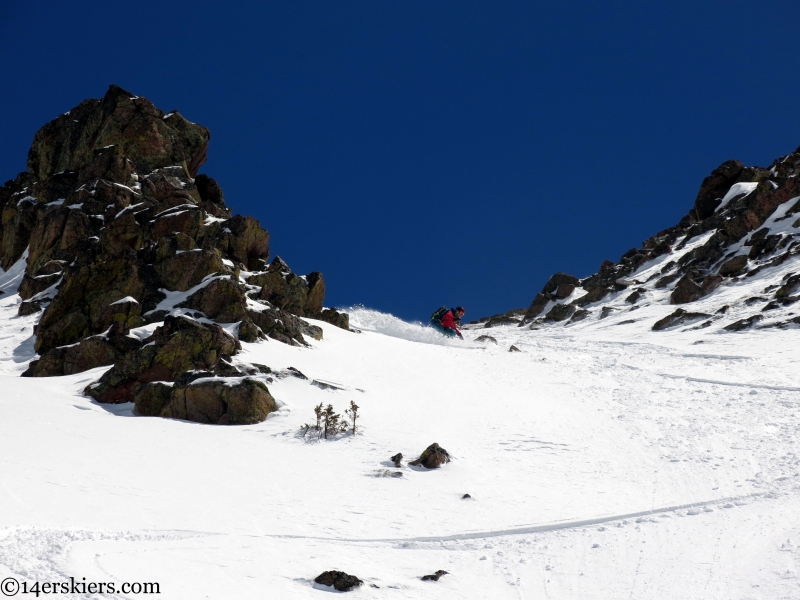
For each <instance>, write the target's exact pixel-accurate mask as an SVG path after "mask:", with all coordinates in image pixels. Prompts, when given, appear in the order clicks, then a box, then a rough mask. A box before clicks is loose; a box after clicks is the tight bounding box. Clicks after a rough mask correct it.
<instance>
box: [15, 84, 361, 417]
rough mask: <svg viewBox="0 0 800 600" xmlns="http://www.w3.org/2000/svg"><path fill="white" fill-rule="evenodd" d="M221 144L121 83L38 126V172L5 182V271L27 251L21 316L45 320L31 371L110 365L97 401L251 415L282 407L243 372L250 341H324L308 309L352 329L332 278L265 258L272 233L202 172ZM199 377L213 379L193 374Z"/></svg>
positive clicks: (145, 410)
mask: <svg viewBox="0 0 800 600" xmlns="http://www.w3.org/2000/svg"><path fill="white" fill-rule="evenodd" d="M209 139H210V134H209V131H208V130H207V129H206V128H205V127H203V126H202V125H198V124H195V123H191V122H189V121H187V120H186V119H185V118H184V117H183V116H181V114H180V113H178V112H176V111H173V112H170V113H165V112H164V111H162V110H160V109H158V108H156V107H155V106H154V105H153V104H152V103H151V102H150V101H148V100H146V99H145V98H141V97H138V96H135V95H133V94H131V93H129V92H127V91H125V90H123V89H122V88H119V87H117V86H115V85H112V86H111V87H110V88H109V89H108V91H107V93H106V95H105V96H104V97H103V98H102V99H100V100H85V101H84V102H82V103H81V104H80V105H78V106H77V107H75V108H73V109H72V110H70V111H69V112H67V113H65V114H63V115H61V116H60V117H58V118H57V119H55V120H54V121H52V122H50V123H48V124H47V125H45V126H44V127H43V128H42V129H40V130H39V131H38V132H37V133H36V135H35V137H34V141H33V144H32V146H31V149H30V152H29V154H28V164H27V166H28V168H27V171H26V172H23V173H20V174H19V175H18V176H17V177H16V178H15V179H14V180H11V181H8V182H6V184H5V185H3V186H2V187H0V210H2V220H1V221H0V266H2V268H3V269H8V268H9V267H11V265H13V264H14V263H16V262H17V261H19V260H21V259H22V258H23V256H26V258H25V273H24V276H23V280H22V282H21V284H20V288H19V294H20V297H21V299H22V300H23V302H22V303H21V304H20V308H19V314H20V315H32V314H38V315H39V320H38V323H37V325H36V328H35V333H36V341H35V349H36V352H37V353H38V354H39V358H38V360H35V361H32V362H31V364H30V365H29V367H28V369H27V371H26V372H25V373H24V375H25V376H30V377H43V376H44V377H46V376H57V375H69V374H73V373H79V372H82V371H85V370H87V369H92V368H95V367H100V366H107V365H113V367H112V368H111V369H110V370H109V371H107V372H106V373H105V374H104V375H103V376H102V377H101V378H100V380H99V381H97V382H96V383H94V384H91V385H89V386H88V387H87V389H86V393H87V394H89V395H91V396H92V397H94V398H95V399H96V400H97V401H98V402H113V403H117V402H132V401H134V400H136V402H137V409H138V410H139V412H140V414H143V415H144V414H146V415H159V416H165V417H171V418H180V419H188V420H197V421H201V422H203V423H229V424H236V423H250V422H256V421H258V420H263V419H264V418H266V415H267V414H268V413H269V412H270V411H271V410H274V409H275V401H274V400H273V399H272V397H271V396H270V395H269V391H268V390H267V389H266V386H264V384H263V382H260V381H257V380H254V379H245V380H242V379H241V377H242V376H244V375H245V373H243V372H241V370H240V369H238V368H237V367H236V365H235V361H234V360H233V359H232V358H231V357H232V356H233V355H235V354H236V353H237V352H238V351H239V349H240V348H241V344H240V340H241V341H243V342H256V341H259V340H266V339H268V338H271V339H273V340H278V341H280V342H283V343H287V344H293V345H304V344H306V343H307V341H306V340H307V338H311V339H317V340H318V339H321V336H322V330H321V329H320V328H319V327H316V326H313V325H311V324H309V323H307V322H306V321H304V320H303V318H302V317H310V318H318V319H322V320H325V321H328V322H330V323H333V324H335V325H337V326H339V327H343V328H345V329H347V328H348V325H349V323H348V317H347V315H345V314H341V313H338V312H336V311H335V310H332V309H325V308H323V302H324V296H325V283H324V280H323V277H322V274H321V273H319V272H314V273H310V274H308V275H305V276H300V275H295V274H294V273H292V272H291V270H290V269H289V268H288V266H286V263H285V262H284V261H283V260H281V259H280V258H276V259H275V260H273V261H272V263H269V266H268V260H269V233H268V232H267V231H266V230H264V229H262V228H261V226H260V224H259V222H258V221H257V220H255V219H253V218H252V217H245V216H241V215H233V214H232V212H231V210H230V208H228V207H227V205H226V203H225V199H224V195H223V193H222V189H221V188H220V187H219V185H218V184H217V183H216V181H214V179H212V178H211V177H209V176H207V175H205V174H198V169H199V168H200V166H201V165H202V164H203V163H204V162H205V160H206V155H207V151H208V143H209ZM26 250H27V255H25V253H26ZM243 273H245V274H246V277H245V276H243V275H242V274H243ZM218 323H222V324H230V325H226V327H227V328H228V329H229V330H231V331H235V332H237V334H236V335H232V334H229V333H227V332H226V331H225V330H223V329H222V328H221V327H220V325H218ZM145 326H148V328H145ZM149 332H152V334H150V333H149ZM199 372H202V373H205V374H206V379H204V380H203V382H202V383H191V382H184V383H183V384H181V383H180V382H181V381H182V379H181V378H182V377H185V376H186V375H187V374H191V373H199ZM208 378H211V379H208ZM207 380H208V381H207ZM229 380H230V381H229ZM262 388H263V389H262ZM167 391H169V393H167ZM156 408H158V410H156Z"/></svg>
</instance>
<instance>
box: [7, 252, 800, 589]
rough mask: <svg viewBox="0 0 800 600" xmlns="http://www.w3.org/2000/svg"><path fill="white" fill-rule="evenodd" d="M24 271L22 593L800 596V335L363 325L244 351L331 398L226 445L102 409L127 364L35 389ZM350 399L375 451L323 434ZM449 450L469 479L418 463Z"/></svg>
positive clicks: (289, 397) (237, 434) (365, 441)
mask: <svg viewBox="0 0 800 600" xmlns="http://www.w3.org/2000/svg"><path fill="white" fill-rule="evenodd" d="M13 271H14V269H13V268H12V269H11V271H10V272H9V273H7V274H6V275H5V276H4V277H3V279H2V281H0V283H3V284H4V287H3V288H2V289H4V290H5V292H6V293H4V294H3V295H0V344H2V357H3V359H4V360H3V361H2V362H1V363H0V368H1V369H2V373H3V375H2V385H3V389H4V393H3V394H2V396H0V477H1V478H2V485H1V486H0V507H2V511H0V579H5V578H8V577H11V578H15V579H16V580H18V581H19V582H20V583H23V582H27V584H28V585H29V586H30V585H32V584H33V582H35V581H39V582H61V581H68V580H69V577H75V578H76V579H78V580H80V579H81V578H84V577H85V578H86V581H87V582H115V583H116V584H117V585H119V584H121V583H122V582H129V583H130V582H158V583H159V584H160V590H161V596H160V597H163V598H169V599H171V600H172V599H176V600H178V599H191V600H196V599H197V598H213V599H232V598H325V597H327V596H326V594H327V593H329V591H330V588H324V587H322V586H320V585H318V584H315V583H314V582H313V579H314V578H315V577H316V576H317V575H319V574H320V573H321V572H322V571H326V570H331V569H339V570H343V571H346V572H348V573H351V574H354V575H356V576H358V577H360V578H361V579H363V580H364V581H365V584H364V585H363V586H361V587H360V588H358V589H357V590H355V591H352V592H349V593H350V594H351V595H352V596H353V597H354V598H403V599H407V598H459V599H461V598H487V599H488V598H491V599H498V598H563V599H580V598H597V599H608V598H637V599H639V598H663V599H671V598H703V599H711V598H720V599H722V598H770V599H774V598H796V597H798V595H800V579H799V578H798V572H797V570H798V567H800V564H799V563H800V546H798V544H800V496H798V490H799V489H800V478H799V475H800V464H799V463H800V456H798V453H800V444H799V443H798V425H800V423H799V422H798V421H799V420H800V419H798V416H797V406H798V398H799V397H800V394H799V393H798V392H800V375H799V374H800V369H798V366H799V365H798V355H797V352H796V348H797V347H798V341H800V335H799V334H798V331H797V330H796V329H787V330H778V329H772V330H769V331H765V330H760V331H746V332H741V333H728V334H721V333H716V332H713V331H711V329H709V328H706V329H700V330H696V331H689V332H679V331H676V330H672V331H663V332H651V331H649V326H646V325H644V324H641V323H648V322H649V321H651V320H652V319H653V318H654V317H657V316H659V315H660V313H657V311H658V310H661V308H659V307H652V308H648V309H645V308H642V309H641V314H644V312H645V311H647V310H651V311H653V314H652V315H650V317H649V318H648V319H646V320H645V319H643V320H642V321H641V322H640V321H636V322H634V323H628V324H626V325H614V323H615V322H619V321H620V320H622V317H617V316H616V315H613V316H611V317H608V318H607V319H605V320H603V321H599V322H596V323H595V324H584V325H580V324H579V325H576V327H574V328H570V329H566V330H565V329H560V330H547V331H537V330H529V329H524V328H519V327H516V326H507V327H496V328H492V329H491V330H484V331H468V332H466V337H467V339H466V341H465V342H463V343H461V342H458V343H457V342H453V341H444V340H443V339H442V338H440V337H438V336H437V335H434V334H433V332H432V331H430V330H428V329H426V328H423V327H421V326H419V325H415V324H408V323H403V322H402V321H400V320H398V319H395V318H394V317H392V316H391V315H384V314H381V313H377V312H375V311H371V310H368V309H364V308H356V309H350V313H351V323H352V325H354V326H355V327H357V328H359V329H360V330H361V333H351V332H348V331H344V330H342V329H339V328H337V327H334V326H331V325H329V324H327V323H324V322H321V321H312V323H313V324H314V325H317V326H319V327H321V328H322V329H323V330H324V337H323V339H322V340H321V341H313V340H312V341H310V344H311V345H310V347H293V346H289V345H286V344H281V343H278V342H275V341H262V342H259V343H254V344H247V343H244V344H243V351H242V353H240V354H238V355H236V356H235V357H234V359H235V360H236V361H238V362H249V363H260V364H265V365H268V366H270V367H271V368H272V369H274V370H279V371H280V370H286V369H288V367H294V368H296V369H298V370H299V371H301V372H302V373H304V374H305V375H306V376H308V379H307V380H304V379H301V378H298V377H284V378H276V377H271V379H272V381H268V386H269V389H270V392H271V393H272V394H273V395H274V397H275V398H276V399H277V400H278V401H279V402H280V403H282V407H281V408H280V410H279V411H277V412H276V413H273V414H270V416H269V418H268V419H267V420H266V421H265V422H263V423H260V424H257V425H248V426H241V427H219V426H213V425H201V424H197V423H190V422H186V421H177V420H169V419H161V418H144V417H135V416H133V408H132V404H122V405H101V404H97V403H96V402H94V401H92V400H91V399H90V398H87V397H84V396H83V395H82V393H81V390H83V388H84V387H85V386H86V385H87V383H89V382H91V381H94V380H96V379H97V378H98V377H99V375H100V374H101V373H102V372H103V371H105V370H106V369H107V368H108V367H102V368H99V369H95V370H93V371H88V372H84V373H80V374H78V375H71V376H66V377H51V378H35V379H25V378H20V377H19V374H20V373H21V372H22V371H23V370H24V369H25V367H26V362H27V360H29V359H30V358H32V357H33V349H32V337H31V336H32V326H33V323H34V322H35V319H36V316H35V315H32V316H28V317H19V316H17V311H16V309H17V304H18V303H19V302H20V299H19V296H17V295H15V294H14V293H13V291H14V285H15V280H18V279H19V274H16V275H15V273H14V272H13ZM0 287H2V286H0ZM732 290H734V288H731V291H730V292H728V293H734V292H733V291H732ZM633 315H635V316H636V317H639V315H636V313H633ZM629 318H632V317H629ZM487 331H488V332H490V333H491V335H492V336H493V337H494V338H495V339H496V340H497V344H494V343H491V341H488V342H482V343H478V342H476V341H475V339H476V338H477V336H478V335H479V334H480V333H486V332H487ZM484 344H486V345H484ZM512 344H513V345H515V346H516V347H517V348H519V349H520V350H521V351H520V352H509V347H510V346H511V345H512ZM314 380H316V381H319V382H324V383H326V384H334V385H335V386H336V387H334V388H332V387H330V385H328V386H320V385H319V384H314V383H313V382H314ZM265 381H266V378H265ZM337 388H338V389H337ZM351 400H353V401H355V402H356V403H357V404H358V405H359V406H360V407H361V408H360V412H361V415H362V417H361V420H360V424H361V426H362V428H361V430H360V431H359V432H358V433H357V434H356V435H355V436H353V435H343V436H339V437H338V438H337V439H329V440H317V439H316V438H313V439H312V437H311V435H308V436H306V437H303V436H302V434H301V433H300V431H301V426H302V425H303V424H304V423H307V422H309V421H312V420H313V418H314V415H313V407H314V406H316V405H318V404H320V403H322V404H324V405H327V404H328V403H331V404H332V405H333V406H334V408H335V409H337V410H339V411H343V410H344V409H345V408H346V407H347V405H348V404H349V402H350V401H351ZM433 442H437V443H439V444H440V445H441V446H442V447H444V448H445V449H447V450H448V451H449V452H450V453H451V455H452V456H453V458H454V460H453V461H452V462H451V463H449V464H447V465H445V466H444V467H442V468H441V469H438V470H432V471H426V470H424V469H420V468H414V467H409V466H408V465H407V463H406V460H408V459H411V458H415V457H416V456H417V455H419V453H420V452H421V451H422V450H423V449H425V448H426V447H427V446H428V445H429V444H431V443H433ZM397 452H402V453H403V455H404V456H405V457H406V458H405V459H404V461H403V467H402V468H400V469H395V467H394V466H393V464H392V463H391V461H390V460H389V457H390V456H392V455H394V454H396V453H397ZM394 473H401V474H402V476H401V477H396V476H392V474H394ZM464 494H469V495H470V496H471V498H470V499H462V497H463V495H464ZM439 569H444V570H446V571H448V573H449V574H448V575H446V576H444V577H442V578H441V579H440V580H439V581H438V582H431V581H422V580H421V579H420V578H421V576H423V575H426V574H429V573H433V572H435V571H437V570H439ZM20 597H22V598H24V597H26V596H24V595H21V596H20ZM60 597H98V598H99V597H103V598H107V597H114V598H123V597H124V598H133V597H136V596H134V595H132V594H130V595H123V594H115V595H109V594H97V595H94V596H92V595H90V594H87V595H85V596H70V595H69V594H64V595H61V596H60Z"/></svg>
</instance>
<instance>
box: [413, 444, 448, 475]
mask: <svg viewBox="0 0 800 600" xmlns="http://www.w3.org/2000/svg"><path fill="white" fill-rule="evenodd" d="M449 462H450V454H449V453H448V452H447V450H445V449H444V448H442V447H441V446H439V444H436V443H433V444H431V445H430V446H428V447H427V448H425V451H424V452H423V453H422V454H420V456H419V458H418V459H417V460H412V461H411V462H410V463H408V464H410V465H413V466H419V465H422V466H423V467H425V468H426V469H438V468H439V467H441V466H442V465H443V464H445V463H449Z"/></svg>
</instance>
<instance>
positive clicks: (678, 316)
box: [653, 308, 710, 331]
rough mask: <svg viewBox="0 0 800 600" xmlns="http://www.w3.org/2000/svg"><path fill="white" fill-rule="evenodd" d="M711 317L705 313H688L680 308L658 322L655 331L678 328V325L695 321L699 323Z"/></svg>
mask: <svg viewBox="0 0 800 600" xmlns="http://www.w3.org/2000/svg"><path fill="white" fill-rule="evenodd" d="M709 316H710V315H707V314H705V313H694V312H687V311H685V310H683V309H682V308H679V309H677V310H676V311H675V312H674V313H672V314H671V315H667V316H666V317H664V318H663V319H659V320H658V321H656V322H655V324H654V325H653V331H663V330H664V329H668V328H670V327H677V326H678V325H683V324H684V323H691V322H694V321H699V320H700V319H707V318H708V317H709Z"/></svg>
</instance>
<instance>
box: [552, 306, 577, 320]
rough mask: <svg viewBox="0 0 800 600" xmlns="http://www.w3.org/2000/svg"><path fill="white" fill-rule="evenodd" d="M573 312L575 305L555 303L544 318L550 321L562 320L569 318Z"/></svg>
mask: <svg viewBox="0 0 800 600" xmlns="http://www.w3.org/2000/svg"><path fill="white" fill-rule="evenodd" d="M574 312H575V307H574V306H573V305H572V304H556V305H555V306H554V307H553V308H551V309H550V311H549V312H548V313H547V315H545V319H548V320H550V321H564V320H565V319H569V318H570V317H571V316H572V315H573V313H574Z"/></svg>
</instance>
